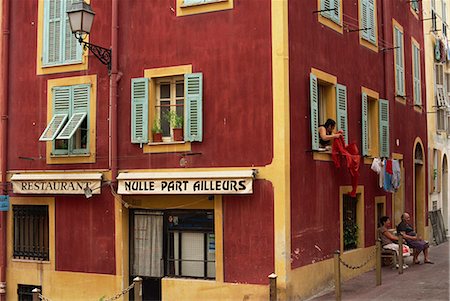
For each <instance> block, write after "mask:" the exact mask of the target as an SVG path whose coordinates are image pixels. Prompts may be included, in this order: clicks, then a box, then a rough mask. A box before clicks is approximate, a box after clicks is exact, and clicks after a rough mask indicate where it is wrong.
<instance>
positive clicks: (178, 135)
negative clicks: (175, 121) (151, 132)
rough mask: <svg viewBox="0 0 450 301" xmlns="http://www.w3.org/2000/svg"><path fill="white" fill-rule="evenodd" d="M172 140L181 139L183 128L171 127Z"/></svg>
mask: <svg viewBox="0 0 450 301" xmlns="http://www.w3.org/2000/svg"><path fill="white" fill-rule="evenodd" d="M173 141H183V129H182V128H181V129H178V128H177V129H173Z"/></svg>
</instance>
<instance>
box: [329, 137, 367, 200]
mask: <svg viewBox="0 0 450 301" xmlns="http://www.w3.org/2000/svg"><path fill="white" fill-rule="evenodd" d="M331 156H332V158H333V162H334V166H336V167H337V168H339V167H341V162H340V160H341V156H344V157H345V160H346V162H347V168H348V170H349V172H350V176H351V178H352V191H351V192H350V193H349V195H350V196H351V197H356V189H357V188H358V177H359V165H360V161H361V157H360V155H359V150H358V147H357V146H356V144H355V143H350V144H348V145H347V146H345V141H344V138H343V137H339V138H336V139H334V140H333V146H332V154H331Z"/></svg>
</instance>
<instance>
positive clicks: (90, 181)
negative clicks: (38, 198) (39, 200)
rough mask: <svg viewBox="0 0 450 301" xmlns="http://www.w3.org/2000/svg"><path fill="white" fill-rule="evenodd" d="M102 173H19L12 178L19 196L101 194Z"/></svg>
mask: <svg viewBox="0 0 450 301" xmlns="http://www.w3.org/2000/svg"><path fill="white" fill-rule="evenodd" d="M101 181H102V173H100V172H97V173H20V174H19V173H17V174H13V175H12V176H11V182H12V184H13V192H14V193H18V194H84V193H85V190H86V189H87V188H89V189H90V191H91V192H92V194H100V192H101V191H100V190H101Z"/></svg>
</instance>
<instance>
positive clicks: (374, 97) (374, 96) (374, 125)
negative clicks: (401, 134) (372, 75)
mask: <svg viewBox="0 0 450 301" xmlns="http://www.w3.org/2000/svg"><path fill="white" fill-rule="evenodd" d="M364 95H365V96H366V101H367V154H365V147H364V143H365V142H364V136H365V135H366V133H365V129H364V126H365V123H366V120H365V118H364ZM361 98H362V113H361V115H362V132H363V133H362V138H363V139H362V140H363V146H362V151H361V153H362V155H363V156H364V163H366V164H371V163H372V160H371V158H374V157H379V156H380V122H379V100H380V97H379V93H378V92H376V91H374V90H371V89H369V88H366V87H361Z"/></svg>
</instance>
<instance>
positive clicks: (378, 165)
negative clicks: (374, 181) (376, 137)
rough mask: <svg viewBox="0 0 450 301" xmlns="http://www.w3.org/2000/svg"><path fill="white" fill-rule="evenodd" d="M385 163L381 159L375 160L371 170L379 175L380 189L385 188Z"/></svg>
mask: <svg viewBox="0 0 450 301" xmlns="http://www.w3.org/2000/svg"><path fill="white" fill-rule="evenodd" d="M383 166H384V165H383V161H382V160H381V159H380V158H373V161H372V165H371V166H370V168H371V169H372V170H373V171H374V172H376V173H377V175H378V185H379V187H380V188H382V187H383V179H384V171H383Z"/></svg>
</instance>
